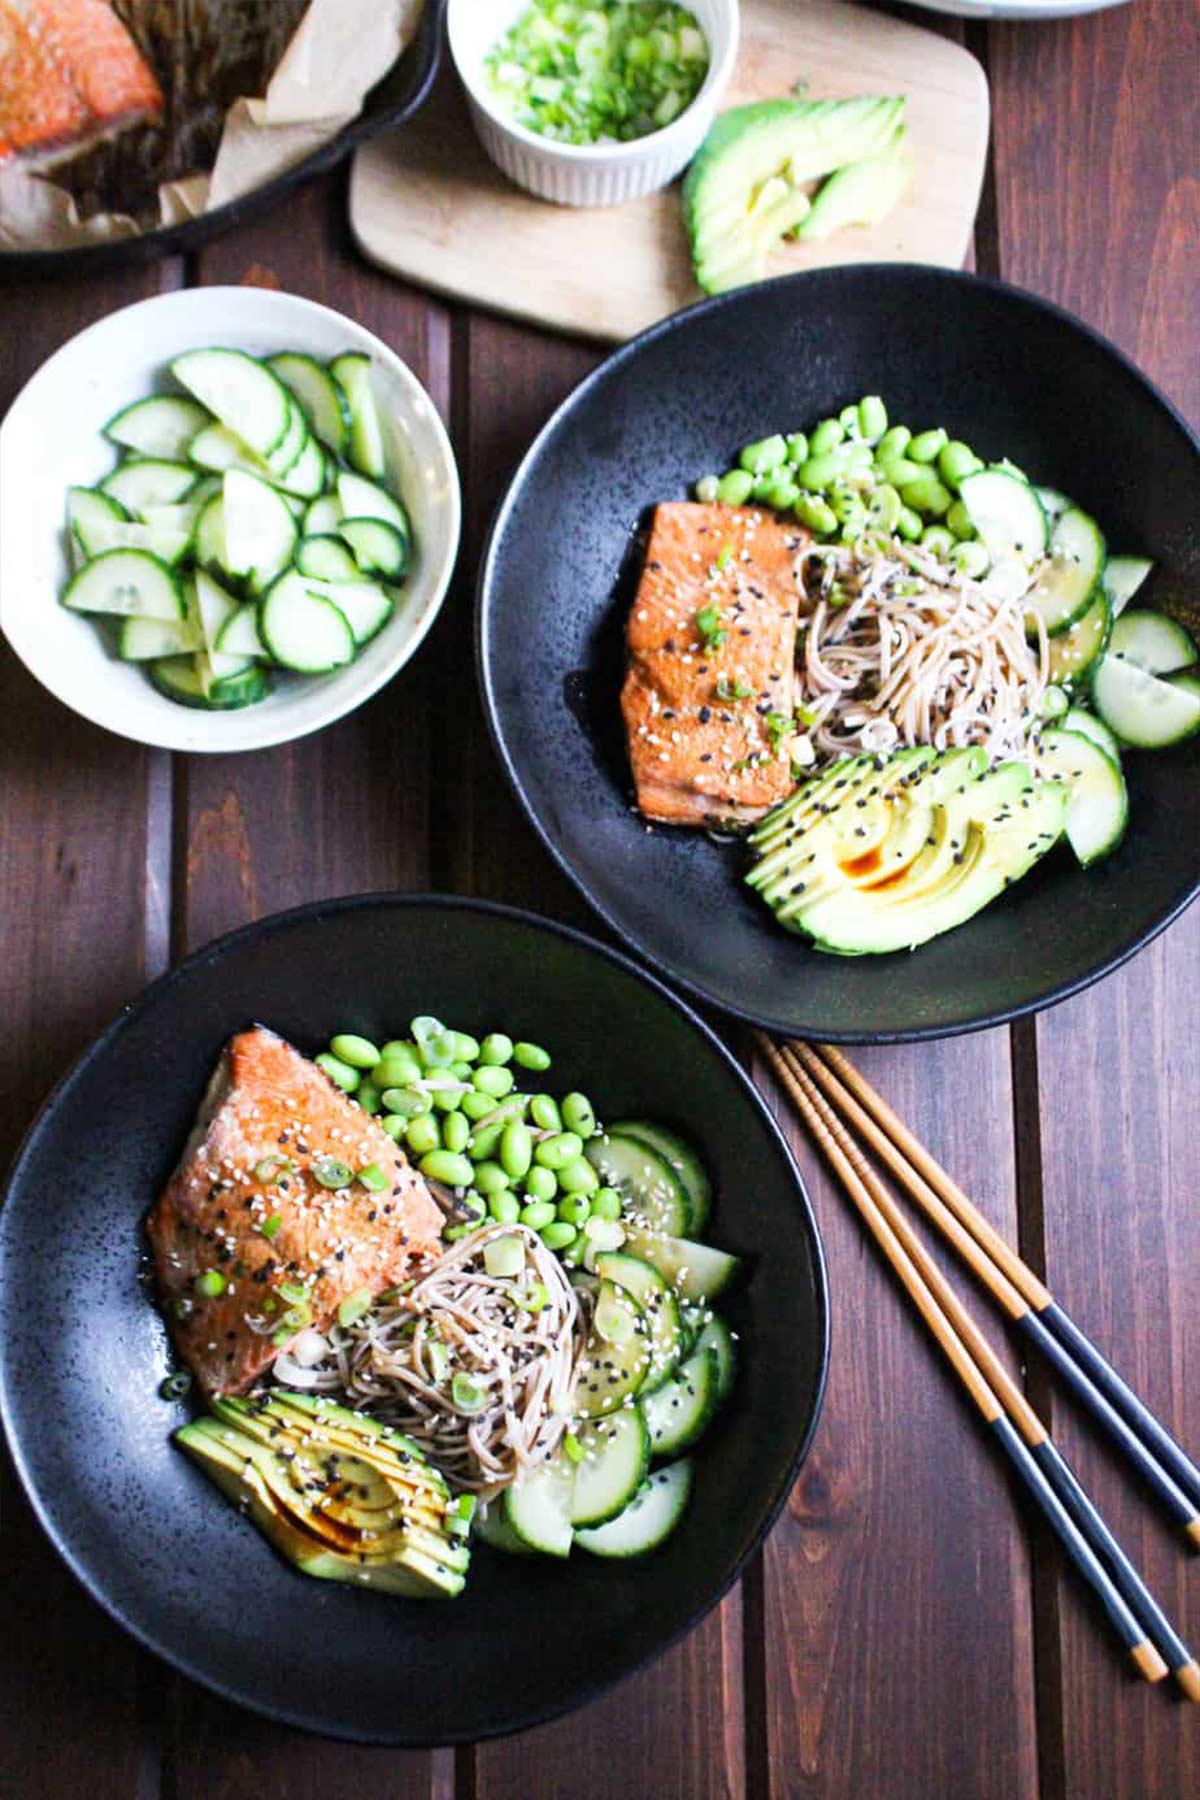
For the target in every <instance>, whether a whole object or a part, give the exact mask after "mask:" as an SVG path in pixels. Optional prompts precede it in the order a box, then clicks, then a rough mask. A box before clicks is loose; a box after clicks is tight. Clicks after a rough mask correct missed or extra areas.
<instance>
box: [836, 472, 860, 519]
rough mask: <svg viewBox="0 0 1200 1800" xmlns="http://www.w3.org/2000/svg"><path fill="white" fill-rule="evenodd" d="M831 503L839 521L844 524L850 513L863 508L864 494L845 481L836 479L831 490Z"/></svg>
mask: <svg viewBox="0 0 1200 1800" xmlns="http://www.w3.org/2000/svg"><path fill="white" fill-rule="evenodd" d="M829 504H830V506H832V508H833V510H834V513H835V515H836V517H837V520H838V523H839V524H842V525H844V524H845V522H846V518H847V515H848V514H852V513H853V512H854V511H855V509H856V508H857V509H859V510H861V509H862V505H863V502H862V496H861V495H860V494H859V493H858V491H857V490H856V489H855V488H852V487H850V486H849V485H848V484H847V483H846V482H844V481H835V482H834V484H833V486H832V487H831V488H830V490H829Z"/></svg>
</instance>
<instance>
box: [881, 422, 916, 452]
mask: <svg viewBox="0 0 1200 1800" xmlns="http://www.w3.org/2000/svg"><path fill="white" fill-rule="evenodd" d="M911 443H912V432H911V431H910V430H909V429H908V426H907V425H893V426H892V427H891V428H890V429H889V430H888V431H885V432H884V434H883V436H882V437H881V438H880V440H879V442H878V444H876V446H875V454H876V456H877V457H878V458H879V459H880V461H882V460H883V458H884V457H885V456H903V455H904V453H905V451H906V450H907V449H908V446H909V445H910V444H911Z"/></svg>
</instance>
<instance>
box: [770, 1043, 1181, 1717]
mask: <svg viewBox="0 0 1200 1800" xmlns="http://www.w3.org/2000/svg"><path fill="white" fill-rule="evenodd" d="M780 1062H781V1063H782V1065H783V1068H782V1069H781V1068H780V1063H778V1062H777V1063H775V1064H774V1065H773V1066H774V1067H775V1068H776V1071H777V1073H780V1074H781V1075H782V1074H783V1071H784V1070H790V1072H791V1073H792V1075H794V1076H795V1078H796V1083H797V1084H798V1086H799V1089H800V1091H801V1092H802V1093H803V1094H804V1095H806V1096H807V1098H808V1099H809V1101H810V1102H811V1105H812V1108H813V1110H814V1111H815V1113H816V1115H817V1117H818V1119H819V1120H820V1122H821V1124H822V1125H823V1126H824V1127H825V1129H826V1130H827V1131H828V1132H829V1134H830V1136H831V1138H832V1139H833V1140H834V1142H835V1143H836V1144H837V1145H838V1147H839V1148H840V1149H841V1151H842V1153H843V1155H844V1156H845V1158H846V1160H847V1162H848V1163H849V1164H850V1166H851V1168H852V1169H853V1170H854V1171H855V1173H856V1174H857V1175H858V1177H859V1179H860V1180H861V1182H862V1184H863V1186H864V1187H865V1188H866V1189H867V1192H868V1193H869V1194H870V1196H871V1198H872V1199H873V1200H874V1202H875V1204H876V1206H877V1207H878V1208H879V1211H880V1212H881V1214H882V1215H883V1218H884V1220H885V1221H886V1223H887V1225H888V1226H889V1227H890V1228H891V1230H892V1231H893V1232H894V1233H895V1235H896V1237H897V1239H898V1240H899V1242H900V1245H901V1247H902V1248H903V1250H904V1252H905V1254H906V1255H907V1256H908V1257H909V1258H910V1259H911V1261H912V1262H913V1264H914V1266H915V1267H916V1269H917V1272H918V1274H919V1275H920V1276H921V1278H922V1280H923V1281H924V1282H925V1283H926V1285H927V1286H928V1288H929V1290H930V1292H931V1293H932V1295H933V1297H934V1299H935V1300H936V1302H937V1304H938V1305H939V1306H940V1307H941V1309H942V1311H943V1312H944V1313H945V1315H946V1317H947V1319H948V1320H949V1322H950V1325H951V1327H952V1329H953V1330H955V1331H956V1332H957V1333H958V1335H959V1337H960V1338H961V1339H962V1341H963V1342H964V1344H965V1345H966V1347H967V1350H968V1352H969V1353H970V1354H971V1355H972V1356H973V1357H974V1358H975V1361H976V1363H977V1364H978V1366H979V1368H980V1370H981V1371H982V1373H983V1376H984V1378H985V1380H986V1381H987V1382H988V1383H989V1384H990V1386H991V1387H992V1389H993V1391H994V1392H995V1394H996V1396H997V1398H998V1399H999V1400H1000V1403H1001V1405H1002V1406H1003V1407H1004V1410H1005V1412H1006V1413H1007V1414H1008V1416H1009V1418H1010V1419H1011V1420H1012V1422H1013V1424H1014V1425H1015V1426H1016V1428H1017V1430H1018V1431H1019V1432H1020V1434H1021V1436H1022V1437H1023V1438H1024V1440H1025V1443H1026V1445H1027V1446H1028V1448H1029V1451H1030V1454H1031V1455H1032V1456H1033V1458H1034V1460H1035V1461H1036V1462H1038V1463H1039V1464H1040V1465H1041V1467H1042V1470H1043V1472H1044V1473H1045V1475H1046V1478H1047V1479H1048V1481H1049V1482H1050V1484H1051V1486H1052V1487H1053V1488H1054V1490H1055V1492H1056V1493H1057V1495H1058V1498H1059V1499H1060V1500H1061V1501H1062V1503H1063V1505H1064V1506H1065V1508H1066V1510H1067V1511H1068V1512H1069V1513H1070V1515H1071V1517H1072V1518H1073V1519H1074V1521H1075V1523H1076V1525H1077V1526H1078V1527H1079V1529H1080V1531H1081V1533H1082V1535H1083V1536H1084V1538H1086V1540H1087V1542H1088V1543H1089V1544H1090V1545H1091V1547H1092V1549H1093V1550H1094V1551H1095V1552H1096V1553H1097V1555H1098V1556H1099V1557H1101V1558H1103V1559H1104V1560H1105V1561H1106V1562H1107V1564H1108V1568H1109V1571H1110V1573H1111V1575H1112V1578H1113V1581H1114V1583H1115V1585H1116V1587H1117V1589H1118V1591H1119V1592H1120V1594H1121V1596H1122V1598H1123V1599H1124V1600H1125V1601H1126V1603H1127V1605H1128V1606H1129V1608H1130V1610H1131V1611H1132V1612H1133V1614H1134V1615H1135V1617H1136V1618H1137V1619H1138V1620H1139V1621H1140V1623H1141V1624H1142V1626H1143V1627H1144V1629H1145V1631H1146V1634H1147V1636H1148V1638H1149V1640H1150V1642H1151V1644H1152V1645H1153V1646H1154V1648H1155V1649H1156V1650H1157V1651H1158V1652H1159V1654H1160V1655H1161V1656H1162V1658H1163V1659H1164V1661H1165V1663H1166V1665H1167V1667H1168V1668H1170V1670H1171V1671H1172V1673H1173V1674H1174V1675H1175V1677H1176V1679H1177V1681H1178V1682H1179V1685H1180V1687H1181V1688H1182V1690H1183V1692H1184V1694H1185V1695H1186V1696H1187V1698H1188V1699H1189V1700H1193V1701H1200V1666H1197V1663H1196V1659H1195V1658H1194V1656H1193V1655H1192V1653H1191V1651H1190V1650H1189V1649H1188V1647H1187V1645H1186V1644H1185V1643H1184V1642H1183V1640H1182V1639H1181V1638H1180V1637H1179V1635H1178V1633H1177V1632H1176V1630H1175V1628H1174V1626H1173V1625H1172V1624H1171V1622H1170V1620H1169V1619H1168V1618H1167V1616H1166V1614H1165V1613H1164V1612H1163V1610H1162V1608H1161V1607H1160V1606H1159V1604H1158V1602H1157V1601H1156V1600H1155V1598H1154V1596H1153V1594H1152V1593H1151V1592H1150V1590H1149V1588H1148V1587H1147V1586H1146V1584H1145V1582H1144V1581H1143V1580H1142V1577H1141V1576H1140V1575H1139V1573H1138V1571H1137V1569H1136V1568H1135V1567H1134V1565H1133V1563H1132V1562H1131V1561H1130V1559H1129V1557H1128V1556H1127V1555H1126V1553H1125V1551H1124V1550H1123V1549H1122V1547H1121V1545H1120V1543H1119V1542H1118V1540H1117V1539H1116V1538H1115V1537H1114V1536H1113V1534H1112V1532H1111V1531H1110V1530H1109V1528H1108V1526H1107V1525H1106V1524H1105V1522H1104V1520H1103V1518H1102V1517H1101V1515H1100V1513H1099V1512H1098V1511H1097V1510H1096V1507H1095V1506H1094V1505H1093V1503H1092V1501H1091V1500H1090V1499H1089V1497H1088V1495H1087V1494H1086V1492H1085V1491H1084V1489H1083V1488H1082V1486H1081V1485H1080V1483H1079V1481H1078V1480H1077V1479H1076V1477H1075V1474H1074V1472H1073V1471H1072V1469H1071V1467H1070V1465H1069V1464H1068V1462H1067V1461H1066V1458H1065V1457H1064V1456H1063V1455H1062V1453H1061V1451H1060V1450H1059V1449H1058V1446H1057V1445H1056V1444H1055V1442H1054V1440H1053V1438H1052V1437H1051V1436H1050V1433H1049V1432H1048V1431H1047V1429H1046V1427H1045V1425H1044V1424H1043V1423H1042V1421H1041V1419H1040V1418H1039V1417H1038V1415H1037V1413H1036V1412H1035V1411H1034V1409H1033V1407H1032V1406H1031V1405H1030V1404H1029V1401H1028V1400H1027V1399H1026V1397H1025V1395H1024V1393H1023V1392H1022V1390H1021V1389H1020V1387H1019V1386H1018V1385H1017V1383H1016V1382H1015V1381H1014V1380H1013V1377H1012V1376H1011V1375H1010V1374H1009V1372H1008V1370H1007V1369H1006V1368H1005V1366H1004V1364H1003V1363H1002V1362H1001V1361H1000V1358H999V1357H998V1356H997V1355H996V1353H995V1351H994V1350H993V1349H992V1346H991V1345H990V1343H989V1342H988V1340H987V1338H986V1337H984V1335H983V1333H982V1332H981V1331H980V1330H979V1328H978V1326H977V1325H976V1324H975V1322H974V1320H973V1319H972V1318H971V1315H970V1314H969V1313H968V1312H967V1310H966V1308H965V1307H964V1306H963V1305H962V1303H961V1301H960V1300H959V1299H958V1297H957V1295H956V1294H955V1292H954V1290H953V1288H952V1287H951V1286H950V1284H949V1282H948V1281H947V1280H946V1278H945V1276H944V1275H943V1274H942V1272H941V1270H940V1269H939V1268H938V1266H937V1264H936V1263H935V1262H934V1260H933V1258H932V1256H931V1255H930V1254H929V1252H928V1251H927V1250H926V1248H925V1246H924V1245H923V1244H922V1243H921V1240H920V1239H919V1238H918V1237H917V1235H916V1233H915V1232H914V1231H913V1229H912V1227H911V1225H909V1223H908V1221H907V1219H906V1218H905V1217H904V1214H903V1213H902V1212H901V1210H900V1208H899V1206H898V1205H897V1204H896V1201H895V1199H894V1198H893V1197H892V1195H891V1194H890V1193H889V1191H888V1189H887V1187H886V1186H885V1185H884V1183H883V1182H882V1181H881V1180H880V1178H879V1176H878V1175H876V1173H875V1171H874V1170H873V1169H872V1168H871V1166H870V1164H869V1163H868V1162H867V1160H866V1158H865V1157H864V1156H863V1154H862V1152H861V1151H860V1150H859V1148H858V1146H857V1145H856V1144H855V1142H854V1140H853V1139H852V1138H851V1136H850V1134H849V1132H848V1131H847V1130H846V1128H845V1126H844V1125H843V1124H842V1122H841V1120H840V1119H839V1118H838V1115H837V1113H836V1112H835V1111H834V1110H833V1108H832V1107H831V1106H830V1104H829V1102H828V1101H827V1100H826V1099H825V1098H824V1096H823V1095H822V1094H821V1093H820V1092H819V1091H818V1090H817V1088H816V1085H815V1084H814V1083H813V1082H812V1081H811V1079H810V1078H809V1076H808V1075H807V1074H806V1072H805V1069H804V1067H803V1066H802V1064H801V1062H800V1060H799V1058H798V1057H797V1055H796V1054H795V1052H794V1051H792V1050H790V1049H787V1048H785V1049H784V1050H783V1051H782V1052H781V1053H780ZM789 1092H790V1093H792V1094H793V1097H796V1098H797V1104H800V1101H799V1098H798V1096H796V1091H795V1089H794V1088H792V1087H791V1086H790V1085H789ZM805 1117H806V1120H807V1118H808V1114H807V1113H806V1115H805Z"/></svg>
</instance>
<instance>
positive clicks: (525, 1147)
mask: <svg viewBox="0 0 1200 1800" xmlns="http://www.w3.org/2000/svg"><path fill="white" fill-rule="evenodd" d="M500 1161H501V1162H502V1163H503V1165H504V1168H505V1170H506V1171H507V1173H508V1174H509V1175H510V1176H511V1177H512V1179H513V1180H514V1181H520V1180H521V1178H522V1176H524V1175H528V1173H529V1165H530V1163H531V1162H532V1161H533V1139H532V1137H531V1136H530V1135H529V1127H528V1125H523V1124H522V1123H521V1121H520V1119H514V1120H513V1121H512V1122H511V1124H509V1125H506V1126H505V1127H504V1134H503V1136H502V1137H501V1139H500Z"/></svg>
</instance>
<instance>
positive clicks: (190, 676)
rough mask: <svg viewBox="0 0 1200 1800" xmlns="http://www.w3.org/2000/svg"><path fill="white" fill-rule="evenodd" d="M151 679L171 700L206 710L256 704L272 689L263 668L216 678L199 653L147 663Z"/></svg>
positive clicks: (226, 710)
mask: <svg viewBox="0 0 1200 1800" xmlns="http://www.w3.org/2000/svg"><path fill="white" fill-rule="evenodd" d="M147 669H148V672H149V675H150V679H151V681H152V682H153V683H154V685H155V687H156V688H157V689H158V691H159V692H160V693H161V694H165V696H166V698H167V699H168V700H174V701H177V702H178V704H179V705H181V706H194V707H199V708H201V709H203V710H204V711H207V712H232V711H234V710H236V709H237V708H239V707H242V706H253V705H254V704H255V702H256V701H258V700H262V699H264V698H265V697H266V695H267V694H268V693H269V692H270V683H269V682H268V680H267V678H266V676H265V675H264V674H263V672H262V670H261V669H256V668H246V669H243V670H242V672H241V673H240V674H238V675H231V676H227V677H225V678H224V679H223V680H220V681H213V680H212V679H211V677H210V675H209V673H208V671H207V670H206V668H205V667H204V659H203V657H200V656H167V657H164V658H163V659H162V661H161V662H153V663H148V664H147Z"/></svg>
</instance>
